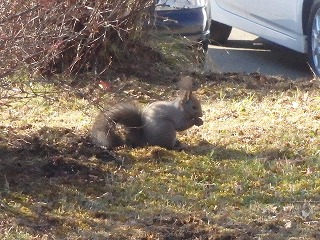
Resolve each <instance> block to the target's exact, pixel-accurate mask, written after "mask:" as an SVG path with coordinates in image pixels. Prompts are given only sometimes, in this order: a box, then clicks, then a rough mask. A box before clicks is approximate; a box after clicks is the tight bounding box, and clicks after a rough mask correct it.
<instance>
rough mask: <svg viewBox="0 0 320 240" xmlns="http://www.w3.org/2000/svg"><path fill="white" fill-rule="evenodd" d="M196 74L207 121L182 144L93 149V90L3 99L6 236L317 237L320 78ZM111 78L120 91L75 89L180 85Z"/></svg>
mask: <svg viewBox="0 0 320 240" xmlns="http://www.w3.org/2000/svg"><path fill="white" fill-rule="evenodd" d="M193 77H194V78H196V79H197V81H198V82H199V83H200V86H199V89H198V91H197V93H196V94H197V96H198V97H199V98H200V99H201V100H202V103H203V110H204V118H203V120H204V122H205V123H204V125H203V126H201V127H199V128H197V127H194V128H192V129H190V130H188V131H187V132H185V133H182V134H181V135H180V136H179V138H180V139H181V140H182V141H183V142H185V143H188V144H189V145H190V147H189V149H187V150H185V151H181V152H178V151H169V150H166V149H161V148H158V147H145V148H138V149H129V148H122V149H118V150H116V151H114V152H112V153H111V155H110V153H109V152H106V151H103V150H101V149H97V148H95V147H94V146H92V145H91V144H90V142H89V139H88V138H87V134H88V130H89V129H90V124H91V122H92V118H93V117H94V115H95V113H96V111H97V110H96V108H95V106H94V105H92V104H91V101H89V100H90V98H89V97H88V98H79V97H78V96H77V95H76V94H73V93H72V92H68V91H66V92H63V93H62V92H61V91H59V88H56V87H55V86H54V85H44V84H41V85H37V86H35V87H36V89H37V90H39V92H41V91H44V90H45V91H46V92H50V94H46V98H43V97H41V96H40V97H34V98H31V99H25V98H23V99H21V100H20V101H15V102H13V103H11V105H10V106H8V107H3V108H2V115H1V117H0V118H1V121H0V122H1V125H0V129H1V131H0V153H1V154H0V191H1V199H0V209H1V210H0V236H1V238H2V239H196V238H200V239H319V237H320V231H319V229H320V228H319V227H320V220H319V219H320V214H319V201H320V180H319V179H320V151H319V145H320V138H319V129H320V121H319V120H320V107H319V106H320V98H319V93H320V90H319V82H318V80H317V79H314V80H310V81H309V80H304V81H300V82H290V81H289V80H286V79H281V78H272V77H265V76H260V75H258V74H249V75H245V74H213V73H211V74H193ZM113 84H114V88H115V89H121V92H120V91H117V90H115V91H114V92H113V93H105V92H103V90H102V89H99V88H98V87H97V85H95V84H89V86H87V89H86V90H84V89H83V88H79V89H78V91H88V92H92V91H91V90H94V91H98V93H97V92H95V93H96V94H97V96H101V97H102V98H103V99H105V100H106V101H110V99H112V98H114V97H118V98H125V97H126V96H128V93H129V94H131V96H137V97H139V101H141V102H143V103H145V102H148V101H150V100H155V99H161V98H165V99H167V98H170V97H171V96H172V92H173V91H170V89H171V88H172V86H171V85H172V84H166V83H162V84H157V83H154V85H151V84H150V83H148V82H144V81H141V79H139V78H131V79H127V80H126V81H123V82H122V81H120V82H119V81H118V82H117V81H115V82H113ZM88 89H89V90H88ZM90 89H91V90H90ZM164 93H166V94H164ZM20 94H21V95H23V93H20ZM141 96H143V97H141ZM159 96H160V97H159ZM93 97H96V96H93Z"/></svg>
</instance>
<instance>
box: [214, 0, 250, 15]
mask: <svg viewBox="0 0 320 240" xmlns="http://www.w3.org/2000/svg"><path fill="white" fill-rule="evenodd" d="M245 1H246V0H236V1H235V0H215V2H216V3H217V5H219V7H220V8H222V9H223V10H225V11H227V12H229V13H232V14H235V15H239V16H241V17H242V18H245V16H246V9H245Z"/></svg>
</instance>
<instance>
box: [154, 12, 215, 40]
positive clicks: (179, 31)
mask: <svg viewBox="0 0 320 240" xmlns="http://www.w3.org/2000/svg"><path fill="white" fill-rule="evenodd" d="M155 15H156V18H155V19H156V21H155V25H156V29H157V32H158V33H160V34H163V35H178V36H182V37H186V38H187V39H188V40H190V41H202V40H205V39H207V38H208V35H209V30H208V29H207V28H208V26H207V22H208V19H207V14H206V9H205V7H198V8H183V9H179V10H161V9H160V10H156V12H155Z"/></svg>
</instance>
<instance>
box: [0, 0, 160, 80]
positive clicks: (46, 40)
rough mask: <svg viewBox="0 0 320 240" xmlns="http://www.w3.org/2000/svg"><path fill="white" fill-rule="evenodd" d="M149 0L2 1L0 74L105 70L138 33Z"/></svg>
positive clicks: (146, 15) (147, 12)
mask: <svg viewBox="0 0 320 240" xmlns="http://www.w3.org/2000/svg"><path fill="white" fill-rule="evenodd" d="M153 2H154V1H153V0H123V1H119V0H67V1H63V0H29V1H25V0H2V1H1V2H0V78H1V77H5V76H7V75H9V74H11V73H13V72H15V71H17V70H18V69H21V68H22V67H26V66H27V67H28V69H29V70H31V71H33V72H41V73H55V72H70V73H78V72H81V71H84V70H92V69H95V70H96V71H99V72H103V71H105V70H106V69H107V67H108V66H109V65H110V64H112V62H113V61H115V60H118V59H119V58H121V56H122V54H123V51H124V50H125V48H126V46H128V45H129V44H132V42H135V41H136V40H137V39H138V38H139V36H140V35H141V29H142V25H143V22H145V21H147V20H148V18H149V16H150V11H152V9H153V7H152V6H153V4H154V3H153Z"/></svg>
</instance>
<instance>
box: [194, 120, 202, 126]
mask: <svg viewBox="0 0 320 240" xmlns="http://www.w3.org/2000/svg"><path fill="white" fill-rule="evenodd" d="M193 122H194V125H196V126H201V125H202V124H203V121H202V119H201V118H194V119H193Z"/></svg>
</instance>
